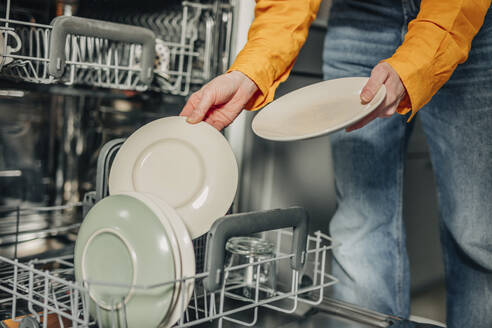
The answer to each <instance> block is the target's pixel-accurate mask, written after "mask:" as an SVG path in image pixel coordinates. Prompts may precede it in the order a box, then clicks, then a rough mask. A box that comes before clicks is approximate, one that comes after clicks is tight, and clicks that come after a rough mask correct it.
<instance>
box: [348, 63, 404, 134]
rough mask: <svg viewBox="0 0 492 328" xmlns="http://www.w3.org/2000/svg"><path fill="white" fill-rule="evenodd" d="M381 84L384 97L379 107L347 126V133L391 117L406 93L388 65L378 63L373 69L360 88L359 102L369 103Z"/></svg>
mask: <svg viewBox="0 0 492 328" xmlns="http://www.w3.org/2000/svg"><path fill="white" fill-rule="evenodd" d="M383 84H384V86H385V87H386V97H385V98H384V100H383V102H382V103H381V105H379V107H378V108H377V109H376V110H374V111H373V112H371V114H369V115H368V116H366V117H364V118H363V119H362V120H360V121H359V122H357V123H355V124H353V125H351V126H349V127H348V128H347V129H346V131H347V132H350V131H353V130H357V129H360V128H362V127H363V126H365V125H366V124H368V123H369V122H371V121H372V120H374V119H375V118H377V117H381V118H388V117H391V116H393V114H394V113H395V112H396V109H397V108H398V105H399V104H400V101H401V100H402V99H403V98H404V97H405V95H406V93H407V91H406V89H405V86H404V85H403V83H402V82H401V80H400V76H399V75H398V73H396V71H395V70H394V69H393V67H391V65H390V64H388V63H384V62H383V63H379V64H377V65H376V66H375V67H374V68H373V70H372V72H371V77H370V78H369V81H367V83H366V85H365V86H364V88H362V92H361V93H360V100H361V101H362V103H364V104H367V103H369V102H370V101H371V100H372V98H374V96H375V95H376V93H377V92H378V90H379V88H380V87H381V85H383Z"/></svg>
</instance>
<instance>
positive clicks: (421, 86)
mask: <svg viewBox="0 0 492 328" xmlns="http://www.w3.org/2000/svg"><path fill="white" fill-rule="evenodd" d="M490 4H491V0H447V1H438V0H422V2H421V4H420V11H419V13H418V15H417V17H416V18H415V19H414V20H412V21H411V22H410V23H409V24H408V32H407V34H406V36H405V40H404V42H403V43H402V45H401V46H400V47H399V48H398V49H397V50H396V52H395V54H394V55H393V56H392V57H391V58H389V59H386V60H385V61H386V62H387V63H389V64H390V65H391V66H392V67H393V69H395V71H396V72H397V73H398V75H399V76H400V78H401V80H402V82H403V84H404V85H405V88H406V89H407V94H408V97H407V99H405V100H404V101H402V102H401V103H400V106H399V108H398V112H399V113H400V114H406V113H408V112H410V111H412V115H411V116H410V119H411V118H412V117H413V116H414V115H415V114H416V113H417V111H418V110H419V109H420V108H422V107H423V106H424V105H425V104H426V103H427V102H429V100H430V99H431V98H432V96H434V94H435V93H436V92H437V91H438V90H439V89H440V88H441V87H442V86H443V84H444V83H446V81H448V80H449V78H450V77H451V74H452V73H453V72H454V70H455V69H456V67H457V66H458V64H461V63H463V62H465V61H466V59H467V58H468V53H469V51H470V48H471V42H472V40H473V38H474V37H475V35H476V34H477V33H478V31H479V29H480V27H481V26H482V24H483V21H484V18H485V15H486V14H487V11H488V9H489V7H490Z"/></svg>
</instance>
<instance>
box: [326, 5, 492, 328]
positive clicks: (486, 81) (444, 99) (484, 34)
mask: <svg viewBox="0 0 492 328" xmlns="http://www.w3.org/2000/svg"><path fill="white" fill-rule="evenodd" d="M418 10H419V1H418V0H401V1H397V0H334V4H333V6H332V11H331V17H330V21H329V26H328V32H327V35H326V40H325V48H324V55H323V58H324V65H323V71H324V77H325V79H334V78H340V77H348V76H369V75H370V72H371V69H372V68H373V67H374V66H375V65H376V64H377V63H378V62H379V61H380V60H382V59H384V58H388V57H390V56H391V55H392V54H393V52H394V51H395V49H396V48H397V47H398V46H399V45H400V44H401V42H402V41H403V37H404V35H405V33H406V32H407V24H408V22H409V21H410V20H412V19H413V18H414V17H415V16H416V15H417V13H418ZM416 51H418V49H417V50H416ZM418 116H419V117H420V119H421V121H422V124H423V128H424V131H425V134H426V137H427V141H428V144H429V148H430V153H431V160H432V164H433V167H434V171H435V176H436V182H437V187H438V199H439V204H440V214H441V216H440V230H441V243H442V248H443V257H444V264H445V274H446V288H447V316H448V318H447V321H448V327H457V328H464V327H474V328H490V327H492V132H491V130H492V10H489V13H488V14H487V17H486V19H485V24H484V26H483V27H482V29H481V30H480V32H479V33H478V35H477V36H476V38H475V39H474V41H473V46H472V50H471V53H470V56H469V59H468V60H467V61H466V63H464V64H462V65H460V66H459V67H458V68H457V70H456V71H455V73H454V74H453V76H452V77H451V79H450V80H449V81H448V83H446V84H445V85H444V87H443V88H442V89H441V90H440V91H439V92H438V93H437V94H436V95H435V96H434V97H433V98H432V100H431V101H430V102H429V103H428V104H427V105H426V106H425V107H424V108H422V109H421V111H420V112H419V114H418ZM406 120H407V117H404V116H401V115H394V116H393V117H392V118H389V119H376V120H375V121H373V122H371V123H370V124H369V125H367V126H366V127H364V128H362V129H360V130H357V131H355V132H350V133H346V132H345V131H341V132H338V133H335V134H334V135H333V136H332V138H331V143H332V152H333V157H334V166H335V180H336V193H337V199H338V208H337V211H336V214H335V216H334V217H333V219H332V221H331V223H330V232H331V234H332V236H333V237H334V238H336V239H338V240H339V241H341V242H342V246H341V247H339V248H338V249H336V250H335V252H334V259H333V273H334V275H335V276H336V277H338V278H339V279H340V283H339V284H338V285H336V286H335V287H334V294H335V295H334V296H335V297H337V298H339V299H342V300H345V301H348V302H353V303H356V304H359V305H361V306H365V307H368V308H371V309H374V310H377V311H381V312H384V313H391V314H395V315H398V316H401V317H407V316H408V315H409V308H410V296H409V295H410V292H409V286H410V276H409V264H408V257H407V252H406V248H405V230H404V225H403V222H402V190H403V185H402V184H403V170H404V159H405V152H406V148H407V142H408V139H409V136H410V133H411V131H412V124H411V123H410V124H407V123H406Z"/></svg>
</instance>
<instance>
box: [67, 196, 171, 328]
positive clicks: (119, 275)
mask: <svg viewBox="0 0 492 328" xmlns="http://www.w3.org/2000/svg"><path fill="white" fill-rule="evenodd" d="M171 233H172V232H171ZM174 265H175V261H174V255H173V252H172V249H171V245H170V242H169V238H168V235H167V232H166V230H165V228H164V227H163V225H162V224H161V221H160V219H159V217H158V215H157V214H156V213H155V212H154V211H153V210H151V209H150V208H149V207H148V206H147V205H146V204H145V203H144V202H143V201H141V200H137V199H136V198H134V197H131V196H129V195H113V196H109V197H106V198H104V199H103V200H101V201H100V202H98V203H97V204H96V205H95V206H94V207H93V208H92V209H91V210H90V211H89V213H88V214H87V216H86V217H85V219H84V221H83V223H82V225H81V227H80V230H79V234H78V236H77V241H76V243H75V254H74V266H75V278H76V280H77V282H78V283H80V284H82V285H84V286H85V287H86V288H88V290H89V295H88V296H89V297H88V298H87V299H88V300H90V301H89V302H90V313H91V316H92V317H93V318H94V319H95V320H97V321H98V323H99V325H100V326H103V327H112V326H113V323H114V324H115V326H116V327H118V326H122V325H123V321H126V326H128V327H157V326H158V325H159V324H160V323H161V321H162V320H163V318H164V317H165V316H166V314H167V313H168V311H169V309H170V307H171V305H172V304H171V303H172V299H173V294H174V292H175V291H174V284H162V283H164V282H169V281H173V280H175V279H176V273H175V267H174ZM155 285H159V286H155Z"/></svg>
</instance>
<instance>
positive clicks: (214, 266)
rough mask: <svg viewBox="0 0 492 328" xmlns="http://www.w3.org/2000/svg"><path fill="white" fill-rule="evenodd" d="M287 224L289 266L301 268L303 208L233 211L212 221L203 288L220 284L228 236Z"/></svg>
mask: <svg viewBox="0 0 492 328" xmlns="http://www.w3.org/2000/svg"><path fill="white" fill-rule="evenodd" d="M288 227H293V228H294V231H293V232H294V238H293V240H292V253H293V254H295V255H294V257H293V258H292V259H291V262H290V266H291V268H292V269H294V270H301V269H302V267H303V265H304V261H305V254H306V241H307V235H308V215H307V212H306V210H305V209H304V208H302V207H290V208H286V209H275V210H268V211H259V212H249V213H240V214H233V215H228V216H224V217H222V218H220V219H219V220H217V221H215V223H214V224H213V225H212V228H211V229H210V231H209V232H208V236H207V247H206V251H205V271H208V277H206V278H205V279H204V281H203V284H204V286H205V288H206V289H207V290H208V291H209V292H215V291H217V290H218V289H220V287H221V284H222V279H223V276H224V275H223V271H224V270H223V269H224V260H225V245H226V243H227V240H228V239H229V238H231V237H235V236H244V235H249V234H253V233H258V232H263V231H268V230H274V229H282V228H288Z"/></svg>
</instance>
